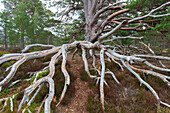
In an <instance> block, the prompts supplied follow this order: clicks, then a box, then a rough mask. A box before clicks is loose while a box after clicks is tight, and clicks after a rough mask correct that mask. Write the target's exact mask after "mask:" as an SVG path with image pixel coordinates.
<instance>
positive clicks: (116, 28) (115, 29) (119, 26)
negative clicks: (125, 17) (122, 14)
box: [99, 21, 127, 42]
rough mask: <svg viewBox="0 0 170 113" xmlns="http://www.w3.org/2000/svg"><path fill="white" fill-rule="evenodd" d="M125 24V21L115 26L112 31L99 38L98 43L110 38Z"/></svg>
mask: <svg viewBox="0 0 170 113" xmlns="http://www.w3.org/2000/svg"><path fill="white" fill-rule="evenodd" d="M126 23H127V21H123V22H121V23H120V24H119V25H117V26H116V27H115V28H114V29H112V30H111V31H110V32H108V33H106V34H104V35H103V36H100V37H99V42H101V41H102V40H103V39H104V38H106V37H108V36H110V35H111V34H113V33H114V32H116V31H117V30H118V29H120V28H121V27H122V26H124V25H125V24H126Z"/></svg>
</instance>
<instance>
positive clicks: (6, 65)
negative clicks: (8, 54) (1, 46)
mask: <svg viewBox="0 0 170 113" xmlns="http://www.w3.org/2000/svg"><path fill="white" fill-rule="evenodd" d="M9 66H10V64H9V63H4V64H2V67H5V68H6V67H9Z"/></svg>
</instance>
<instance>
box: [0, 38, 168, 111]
mask: <svg viewBox="0 0 170 113" xmlns="http://www.w3.org/2000/svg"><path fill="white" fill-rule="evenodd" d="M77 45H79V47H81V49H82V59H83V62H84V67H85V71H86V72H87V74H88V76H89V77H90V78H92V79H96V80H97V81H96V84H98V83H99V81H100V100H101V104H102V109H103V111H104V109H105V108H104V102H105V100H104V85H106V86H107V87H109V85H108V84H107V81H105V74H110V75H111V76H112V78H113V79H114V80H115V82H116V83H117V84H120V82H119V81H118V80H117V78H116V76H115V75H114V73H113V72H112V71H110V70H108V69H107V67H106V66H105V60H104V57H105V55H106V56H108V58H110V59H112V61H113V62H114V63H116V64H118V65H119V66H120V68H121V69H122V70H124V69H123V66H124V67H125V68H126V69H128V70H129V71H130V72H131V73H133V74H134V75H135V76H136V78H137V79H138V80H139V81H140V83H141V84H144V85H145V86H146V87H147V88H148V89H149V90H150V91H151V92H152V94H153V95H154V96H155V98H156V99H157V100H158V103H160V104H162V105H165V106H167V107H169V106H170V105H169V104H167V103H165V102H162V101H161V100H160V98H159V96H158V94H157V93H156V91H155V90H154V89H153V88H152V87H151V86H150V85H149V84H148V83H146V82H145V81H144V80H143V79H142V78H141V77H140V76H139V75H138V74H137V73H136V72H135V71H140V72H144V73H147V74H152V75H154V76H156V77H159V78H160V79H162V80H163V81H164V82H165V83H167V84H168V85H170V82H169V80H170V77H169V76H166V75H163V74H160V73H158V72H154V71H150V70H145V69H138V68H135V67H133V66H132V64H133V63H134V62H140V63H144V64H146V65H148V66H150V68H152V69H157V70H160V71H165V72H170V69H167V68H160V67H157V66H154V65H152V64H150V63H149V62H148V61H147V60H146V59H144V58H145V57H147V58H156V59H160V60H161V59H165V60H170V58H169V57H163V56H155V55H154V56H150V55H132V56H127V55H126V54H123V53H121V52H117V51H116V50H112V49H110V46H107V45H106V46H105V45H102V44H100V43H98V44H96V43H95V44H92V43H91V42H88V41H75V42H73V43H71V44H65V45H63V46H61V47H53V46H51V47H52V49H49V50H44V51H39V52H33V53H22V54H9V55H4V56H2V57H0V63H3V62H6V61H10V60H17V62H16V63H14V64H13V65H12V66H11V67H10V68H9V69H11V70H10V72H9V74H8V75H7V76H6V77H5V79H4V80H2V81H1V82H0V87H2V88H3V86H4V85H5V84H7V83H9V82H10V80H11V79H12V78H13V76H14V75H15V73H16V71H17V69H18V67H19V66H20V65H21V64H23V63H24V62H25V61H28V60H30V59H36V58H40V57H44V56H48V55H51V54H54V55H53V56H52V58H51V60H50V62H46V64H47V65H48V66H46V67H45V68H43V69H41V70H39V71H37V72H33V73H29V74H30V75H32V74H34V76H35V79H34V80H33V84H32V85H30V86H29V87H27V88H26V89H25V90H24V91H25V92H24V96H23V98H22V101H21V102H20V105H19V107H18V113H19V112H20V111H21V110H22V111H23V112H25V111H26V110H27V111H28V112H31V111H30V110H29V109H27V108H28V106H30V105H31V103H32V102H33V101H34V99H35V97H36V96H37V94H38V93H39V92H40V90H41V88H42V87H43V85H44V84H46V83H48V86H49V87H48V88H49V92H48V94H47V95H48V96H47V97H45V98H44V100H43V101H42V104H41V107H40V108H39V110H38V111H40V110H41V108H42V105H43V104H44V103H45V104H44V111H45V113H48V112H49V111H50V105H51V101H52V99H53V97H54V93H55V91H54V89H55V88H54V81H53V76H54V75H55V70H56V69H55V64H56V63H58V61H60V60H61V59H62V64H61V71H62V73H63V75H64V78H65V83H64V88H63V90H62V93H61V97H60V99H59V101H58V103H57V105H56V106H58V105H59V104H60V103H61V101H62V100H63V98H64V95H65V93H66V91H67V88H68V86H69V85H70V76H69V73H68V72H67V69H66V63H67V54H68V53H69V50H72V49H75V48H77ZM32 46H33V45H32ZM32 46H28V47H27V48H26V49H25V50H24V51H26V50H28V49H29V48H30V47H32ZM95 48H97V49H100V63H99V64H98V65H100V66H99V67H101V69H97V67H96V58H95V55H94V54H93V53H91V56H93V63H92V67H93V68H91V69H92V70H95V71H97V73H98V75H99V76H97V75H96V76H95V75H91V73H90V71H89V67H90V66H89V64H88V61H87V58H86V49H91V50H92V49H95ZM120 53H121V54H120ZM142 57H144V58H142ZM119 61H121V62H122V64H123V65H122V64H121V63H120V62H119ZM46 70H49V74H48V75H47V76H45V77H42V78H40V79H39V80H37V77H38V75H39V73H41V72H44V71H46ZM134 70H135V71H134ZM56 76H57V75H56ZM28 80H30V79H24V80H16V81H14V82H12V83H11V84H10V85H9V87H11V86H13V85H15V84H16V83H18V82H20V81H28ZM34 91H35V93H34V94H32V93H33V92H34ZM31 94H32V97H31V98H30V99H29V97H30V96H31ZM8 99H10V105H11V111H13V106H14V104H15V103H13V99H14V97H9V98H3V99H0V102H1V101H5V103H4V106H3V108H2V110H1V111H3V109H4V107H5V106H6V105H7V100H8ZM25 103H27V104H25ZM24 104H25V105H26V107H24V108H23V107H22V106H23V105H24Z"/></svg>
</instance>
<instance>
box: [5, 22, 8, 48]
mask: <svg viewBox="0 0 170 113" xmlns="http://www.w3.org/2000/svg"><path fill="white" fill-rule="evenodd" d="M4 34H5V36H4V45H5V49H7V48H8V43H7V28H6V24H5V28H4Z"/></svg>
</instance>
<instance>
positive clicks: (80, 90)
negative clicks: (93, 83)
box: [58, 55, 92, 113]
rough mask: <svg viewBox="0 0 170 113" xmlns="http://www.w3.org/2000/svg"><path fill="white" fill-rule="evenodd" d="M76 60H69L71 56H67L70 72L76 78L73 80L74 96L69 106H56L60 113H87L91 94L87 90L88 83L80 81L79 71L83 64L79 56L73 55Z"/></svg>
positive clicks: (90, 91)
mask: <svg viewBox="0 0 170 113" xmlns="http://www.w3.org/2000/svg"><path fill="white" fill-rule="evenodd" d="M75 59H76V60H71V56H68V63H69V64H70V69H69V70H70V71H71V72H72V73H73V74H74V76H75V77H76V80H75V83H74V84H75V96H74V97H73V98H72V101H71V102H70V103H71V104H69V105H62V104H60V105H59V106H58V109H59V111H60V113H88V111H87V104H88V101H87V100H88V95H89V94H90V93H92V90H91V89H89V86H88V82H86V81H82V80H81V79H80V76H81V75H80V70H81V68H82V67H83V62H82V59H81V57H79V55H75Z"/></svg>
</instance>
